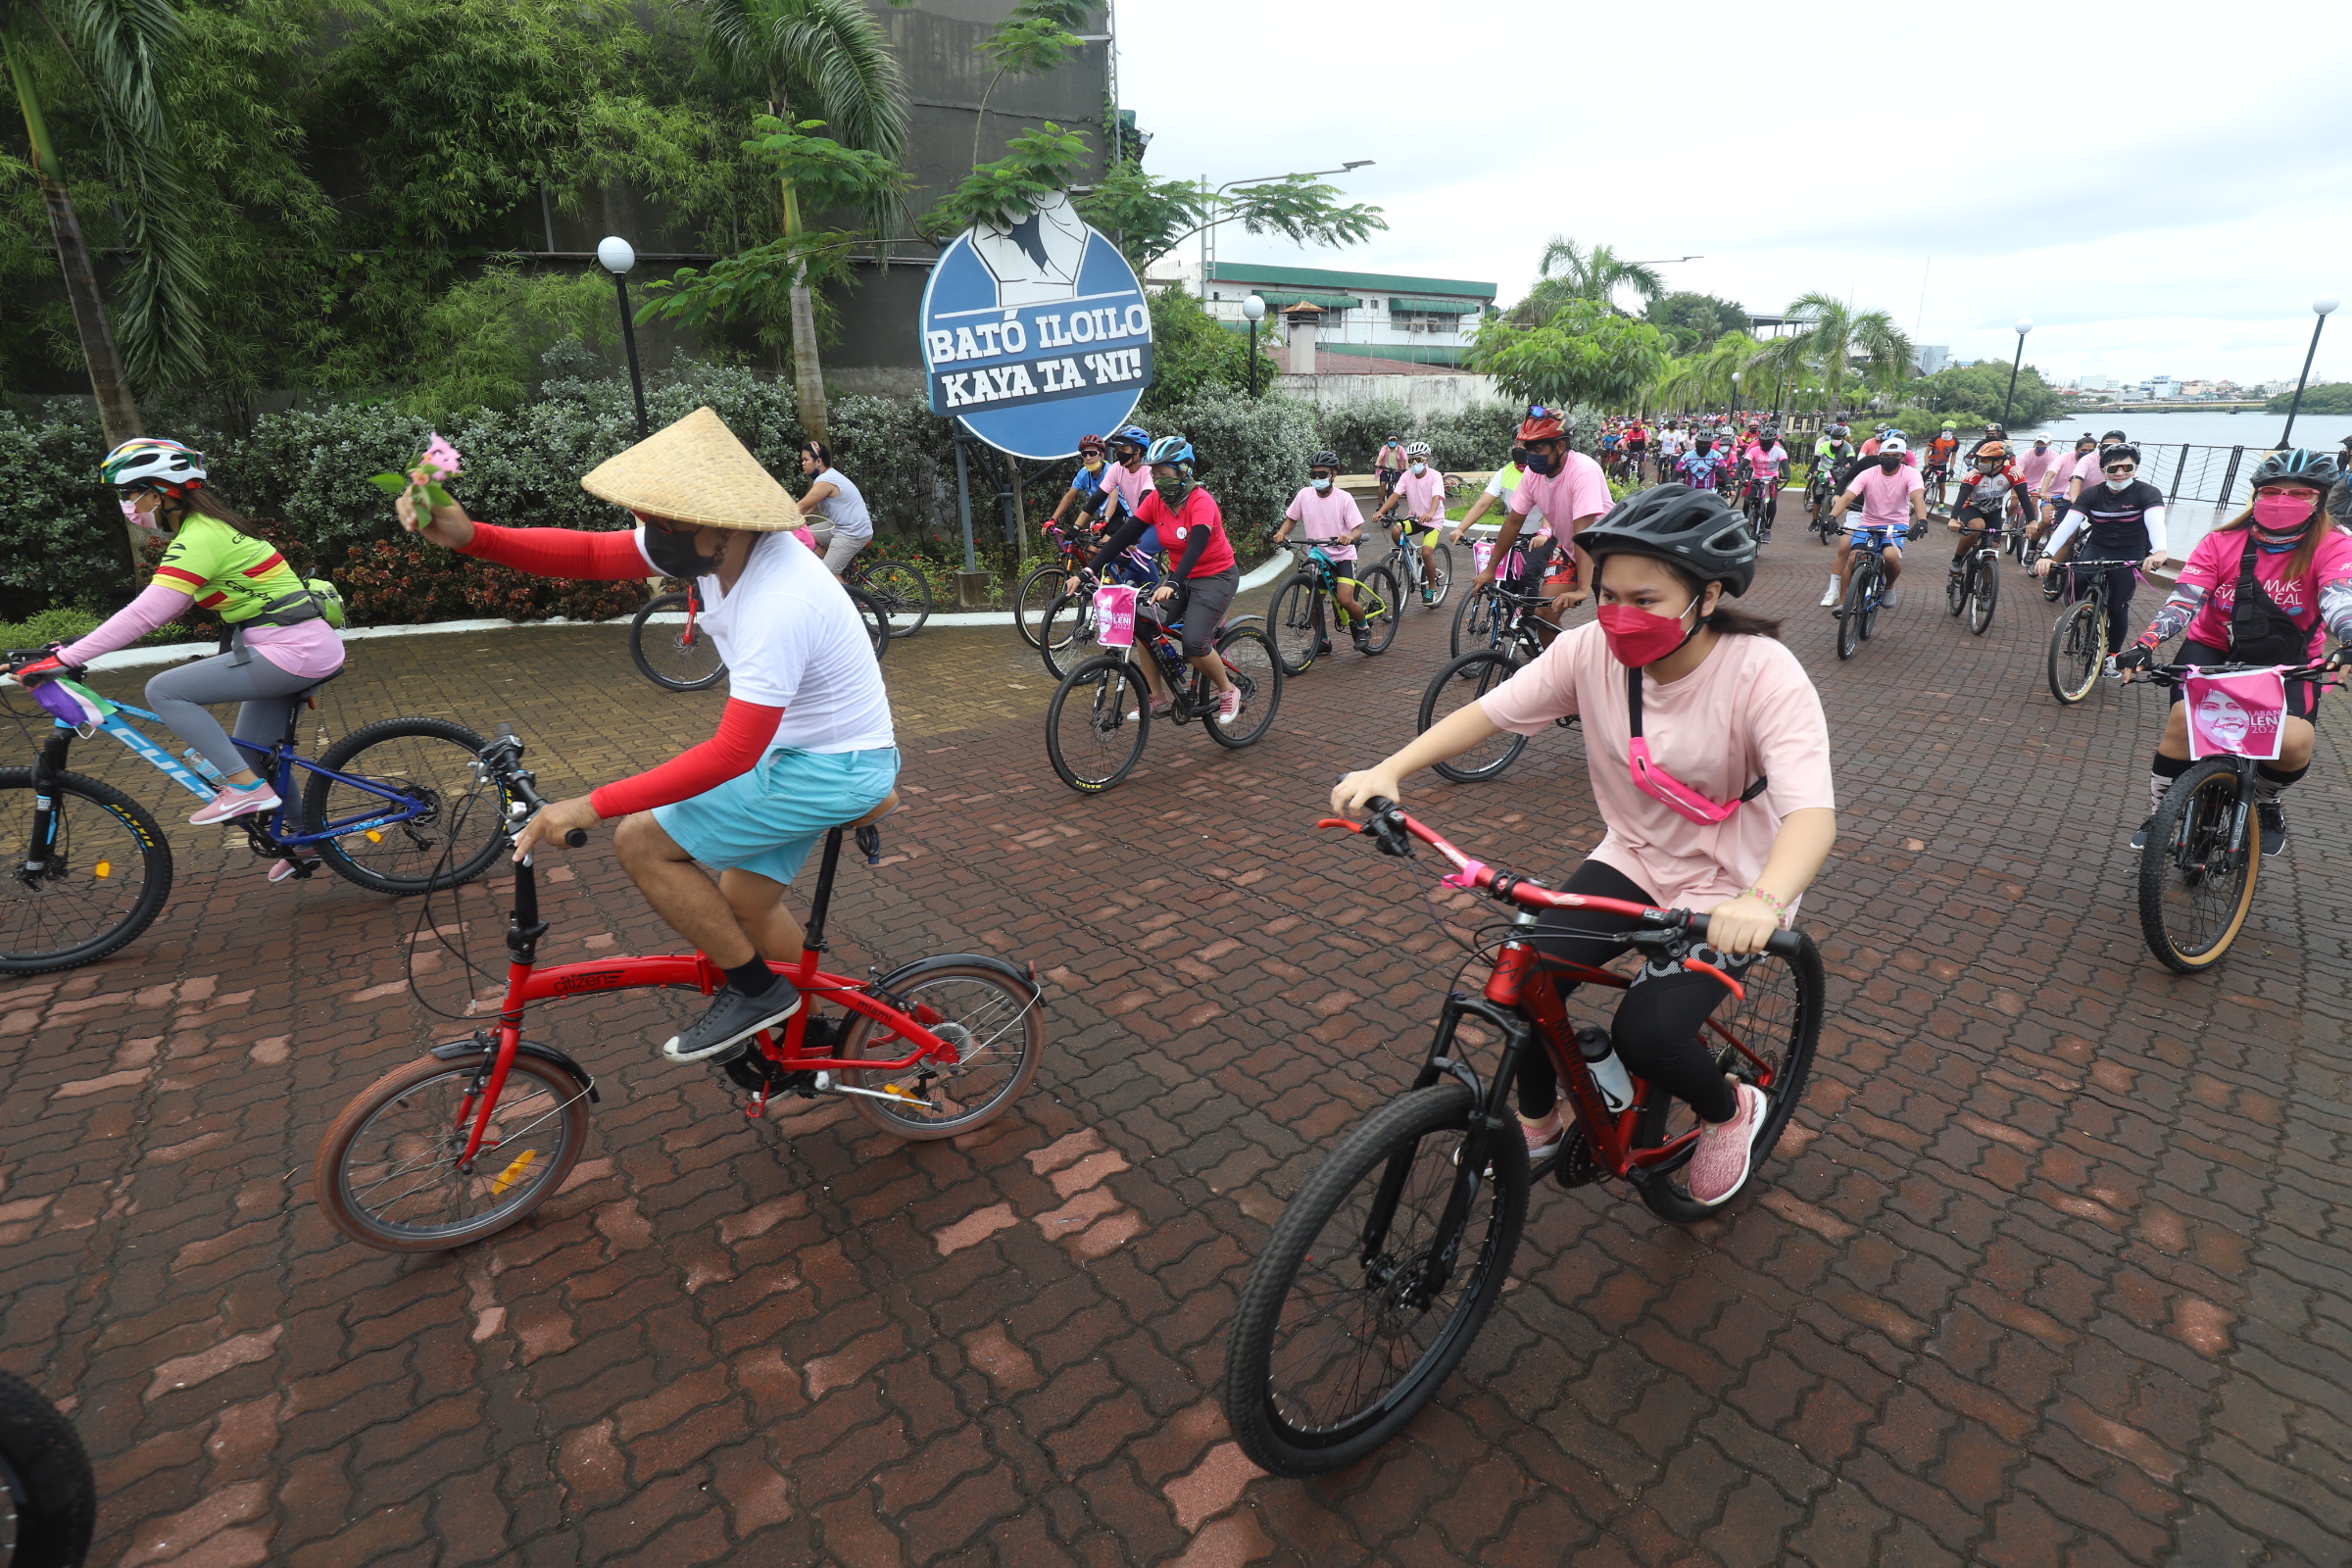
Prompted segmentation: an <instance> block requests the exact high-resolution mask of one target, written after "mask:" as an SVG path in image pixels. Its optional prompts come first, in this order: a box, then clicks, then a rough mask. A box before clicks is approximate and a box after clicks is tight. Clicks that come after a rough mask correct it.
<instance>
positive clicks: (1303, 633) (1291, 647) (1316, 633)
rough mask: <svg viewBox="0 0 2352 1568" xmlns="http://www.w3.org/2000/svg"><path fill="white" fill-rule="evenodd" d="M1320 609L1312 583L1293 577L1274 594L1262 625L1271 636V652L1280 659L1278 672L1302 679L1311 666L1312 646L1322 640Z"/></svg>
mask: <svg viewBox="0 0 2352 1568" xmlns="http://www.w3.org/2000/svg"><path fill="white" fill-rule="evenodd" d="M1320 608H1321V604H1320V596H1319V595H1317V594H1316V592H1315V584H1314V581H1313V579H1311V578H1309V577H1306V576H1304V575H1300V574H1296V573H1295V574H1293V575H1292V576H1290V577H1288V578H1286V579H1284V581H1283V585H1282V586H1281V587H1280V588H1277V589H1276V590H1275V591H1274V605H1273V608H1272V609H1271V610H1269V611H1268V612H1267V613H1266V624H1267V626H1268V627H1270V628H1271V629H1272V631H1273V633H1274V652H1275V653H1276V654H1278V655H1280V656H1281V659H1282V672H1283V673H1284V674H1286V675H1303V674H1305V673H1306V672H1307V671H1308V670H1310V669H1312V668H1313V667H1314V664H1315V646H1316V644H1317V643H1319V642H1320V641H1321V640H1322V637H1323V627H1322V625H1321V624H1320V622H1321V620H1322V617H1321V616H1320V615H1318V614H1317V613H1316V612H1317V611H1318V610H1319V609H1320Z"/></svg>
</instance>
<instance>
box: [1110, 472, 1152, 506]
mask: <svg viewBox="0 0 2352 1568" xmlns="http://www.w3.org/2000/svg"><path fill="white" fill-rule="evenodd" d="M1151 493H1152V467H1151V465H1149V464H1138V465H1137V466H1135V467H1133V468H1130V467H1128V466H1127V465H1125V464H1124V463H1105V464H1104V465H1103V496H1104V497H1105V498H1108V497H1110V496H1117V497H1118V498H1119V510H1120V512H1121V513H1122V514H1124V515H1129V516H1132V515H1134V514H1135V509H1136V508H1138V507H1140V506H1142V505H1143V504H1144V497H1146V496H1148V495H1150V494H1151ZM1108 507H1109V503H1108V501H1107V499H1106V500H1105V501H1104V510H1105V511H1107V510H1108Z"/></svg>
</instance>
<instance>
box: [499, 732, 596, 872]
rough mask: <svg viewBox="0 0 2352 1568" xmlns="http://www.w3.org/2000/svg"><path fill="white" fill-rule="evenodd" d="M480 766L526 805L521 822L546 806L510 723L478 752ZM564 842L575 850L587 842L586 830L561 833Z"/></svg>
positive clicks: (537, 781)
mask: <svg viewBox="0 0 2352 1568" xmlns="http://www.w3.org/2000/svg"><path fill="white" fill-rule="evenodd" d="M482 765H483V766H485V767H487V768H489V769H490V771H491V772H493V773H495V774H497V775H498V782H499V786H500V787H501V788H502V789H504V790H505V791H506V792H507V793H508V794H510V795H512V796H514V797H515V800H516V801H517V802H519V803H521V805H522V806H523V807H524V808H525V811H524V813H523V821H525V822H527V821H529V820H530V819H531V818H532V817H534V816H537V815H538V814H539V813H540V812H541V811H544V810H546V809H547V797H546V796H544V795H542V794H540V793H539V775H538V774H536V773H534V772H532V771H531V770H530V769H529V768H527V767H525V766H523V765H522V740H521V737H519V736H517V735H516V734H515V727H514V726H513V725H512V724H501V725H499V726H498V739H497V740H495V741H493V742H492V743H491V744H490V745H489V746H488V747H486V748H485V749H484V750H483V752H482ZM510 814H512V813H510ZM521 825H522V824H521V823H520V822H518V823H516V824H515V826H516V827H520V826H521ZM587 842H588V830H587V829H586V828H584V827H575V828H572V829H570V830H568V831H567V832H565V833H564V844H565V845H567V846H568V847H570V848H572V849H575V850H576V849H578V848H580V847H581V846H582V845H584V844H586V843H587Z"/></svg>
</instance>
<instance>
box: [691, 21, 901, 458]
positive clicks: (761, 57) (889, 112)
mask: <svg viewBox="0 0 2352 1568" xmlns="http://www.w3.org/2000/svg"><path fill="white" fill-rule="evenodd" d="M687 3H688V4H690V5H692V6H693V7H694V8H695V9H696V10H698V11H700V12H701V13H702V15H703V19H704V23H705V25H707V26H708V28H709V30H710V49H711V58H712V59H713V60H714V61H715V63H716V64H717V66H718V68H719V70H720V71H721V72H722V73H724V74H726V75H727V76H729V77H731V78H733V79H734V80H735V81H737V82H738V83H740V84H741V85H743V86H745V87H747V88H749V89H751V90H753V91H756V92H760V93H764V94H765V95H766V98H767V112H768V113H769V114H771V115H773V116H775V117H776V118H777V119H778V120H781V121H783V122H784V123H787V124H791V123H795V122H796V121H799V120H801V119H804V118H808V119H815V120H821V121H823V122H824V123H825V126H826V132H827V134H828V135H831V136H834V137H836V138H838V139H839V140H840V142H841V143H842V145H843V146H845V147H854V148H856V149H858V151H860V152H869V153H878V154H880V155H881V156H883V157H885V158H888V159H890V160H892V161H893V162H897V161H899V160H900V159H901V158H902V157H903V156H904V155H905V153H906V150H907V84H906V82H905V80H904V79H903V78H902V77H901V75H900V73H899V63H898V60H897V59H896V58H895V57H894V56H893V55H892V54H891V52H890V47H889V44H888V43H887V42H886V41H885V40H884V38H883V36H882V28H881V25H880V24H879V23H877V22H876V21H875V20H874V15H873V13H872V12H870V11H868V10H866V9H865V7H864V6H863V5H861V4H859V3H858V0H687ZM890 3H891V4H892V5H894V6H903V5H910V4H912V3H913V0H890ZM780 183H781V185H782V187H783V197H784V237H785V239H787V240H794V239H798V238H800V237H801V235H802V234H804V233H805V232H807V228H808V225H807V222H806V221H805V219H804V216H803V214H802V212H801V203H800V197H799V195H798V193H797V192H795V190H794V189H793V185H792V181H791V180H789V179H786V180H783V181H780ZM897 216H898V215H897V213H896V212H895V210H890V209H885V210H884V211H881V212H877V213H876V214H874V219H875V222H876V224H877V226H884V225H887V224H888V223H890V222H891V221H893V220H894V219H895V218H896V217H897ZM789 297H790V300H791V312H792V381H793V388H794V391H795V392H796V394H797V395H798V397H799V400H800V405H801V425H802V428H804V429H805V430H807V431H808V432H809V436H810V437H811V438H812V439H814V440H818V441H829V440H831V439H832V437H831V435H830V433H829V432H830V427H831V424H832V420H831V417H830V416H829V414H828V412H827V409H826V406H825V378H824V367H823V364H822V362H821V361H820V359H819V358H818V355H817V343H816V305H815V300H814V296H813V294H812V293H811V291H810V288H809V273H808V268H807V266H806V264H802V265H801V266H800V267H799V268H798V270H797V271H796V275H795V277H794V280H793V283H792V287H791V290H790V296H789Z"/></svg>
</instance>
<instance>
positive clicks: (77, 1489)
mask: <svg viewBox="0 0 2352 1568" xmlns="http://www.w3.org/2000/svg"><path fill="white" fill-rule="evenodd" d="M97 1521H98V1484H97V1480H96V1478H95V1477H94V1476H93V1475H92V1474H91V1472H90V1458H89V1454H88V1453H87V1452H86V1451H84V1449H83V1448H82V1446H81V1435H80V1434H79V1433H77V1432H75V1431H74V1430H73V1423H72V1422H71V1421H68V1420H67V1419H66V1418H65V1415H64V1413H63V1412H62V1411H60V1410H59V1409H58V1407H57V1406H56V1405H54V1404H51V1403H50V1402H49V1401H48V1400H47V1399H46V1398H43V1397H41V1393H40V1391H39V1390H38V1389H35V1388H34V1387H33V1386H32V1385H31V1384H29V1383H26V1382H25V1380H24V1379H22V1378H19V1377H14V1376H11V1375H10V1374H8V1373H6V1372H0V1563H5V1564H6V1565H7V1568H81V1563H82V1560H83V1559H84V1558H85V1557H87V1556H88V1555H89V1550H90V1533H91V1531H92V1530H93V1529H94V1528H96V1525H97Z"/></svg>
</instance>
